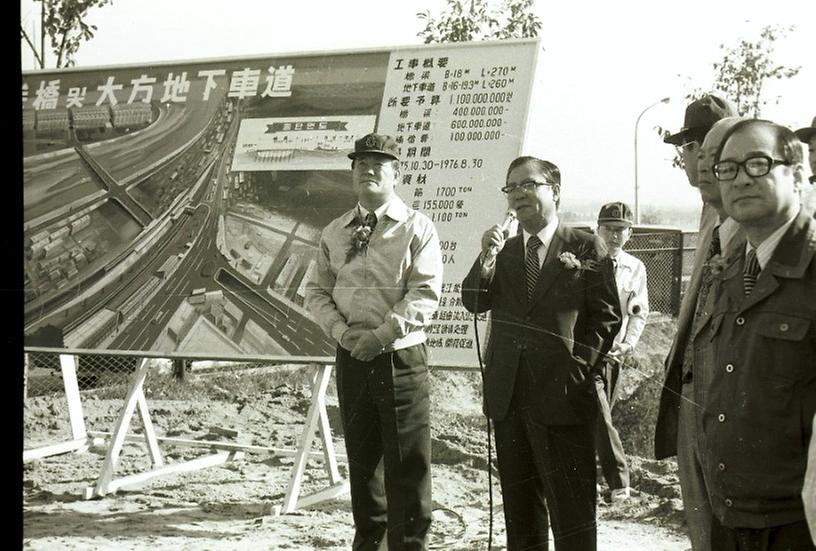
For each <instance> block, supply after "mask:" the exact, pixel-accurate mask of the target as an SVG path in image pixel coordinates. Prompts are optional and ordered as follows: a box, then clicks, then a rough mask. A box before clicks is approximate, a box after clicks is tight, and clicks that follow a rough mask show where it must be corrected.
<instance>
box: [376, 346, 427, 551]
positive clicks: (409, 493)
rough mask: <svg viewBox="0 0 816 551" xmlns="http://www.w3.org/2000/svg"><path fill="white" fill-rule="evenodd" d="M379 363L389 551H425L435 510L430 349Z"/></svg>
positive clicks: (412, 349) (416, 349) (394, 355)
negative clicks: (432, 469)
mask: <svg viewBox="0 0 816 551" xmlns="http://www.w3.org/2000/svg"><path fill="white" fill-rule="evenodd" d="M377 361H379V362H380V363H379V365H378V366H377V369H376V371H375V376H374V377H372V386H375V387H376V389H377V390H376V392H375V393H374V395H375V402H376V404H377V411H378V414H379V419H380V433H381V435H382V440H383V449H384V454H385V455H384V463H385V491H386V496H387V501H388V549H389V551H414V550H422V549H426V548H427V536H428V531H429V529H430V526H431V508H432V504H431V431H430V396H429V389H430V387H429V381H428V368H427V349H426V347H425V344H419V345H416V346H411V347H408V348H405V349H402V350H397V351H395V352H391V353H388V354H382V355H381V356H379V357H378V360H377Z"/></svg>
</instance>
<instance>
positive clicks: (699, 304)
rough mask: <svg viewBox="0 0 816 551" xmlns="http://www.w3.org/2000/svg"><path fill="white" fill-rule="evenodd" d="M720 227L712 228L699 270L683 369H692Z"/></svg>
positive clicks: (718, 244)
mask: <svg viewBox="0 0 816 551" xmlns="http://www.w3.org/2000/svg"><path fill="white" fill-rule="evenodd" d="M719 230H720V227H719V226H717V227H715V228H714V230H713V232H712V233H711V242H710V243H709V245H708V251H707V254H706V259H705V263H703V267H702V269H701V270H700V288H699V289H698V291H697V301H696V303H695V306H694V316H693V317H692V318H691V328H690V333H689V335H688V337H687V338H686V347H685V351H684V354H683V366H684V367H683V371H684V372H690V371H692V361H693V359H694V335H695V334H696V333H697V329H698V328H699V326H700V320H701V319H702V317H703V311H704V310H705V303H706V300H708V294H709V291H710V290H711V283H712V278H711V266H710V264H709V261H710V260H711V258H712V257H714V256H715V255H718V254H720V252H721V251H720V231H719Z"/></svg>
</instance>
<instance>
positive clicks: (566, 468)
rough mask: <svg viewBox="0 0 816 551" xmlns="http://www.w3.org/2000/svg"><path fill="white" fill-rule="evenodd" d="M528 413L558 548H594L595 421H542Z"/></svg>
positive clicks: (528, 427)
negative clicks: (560, 422)
mask: <svg viewBox="0 0 816 551" xmlns="http://www.w3.org/2000/svg"><path fill="white" fill-rule="evenodd" d="M540 421H541V420H540V419H538V418H535V417H534V416H532V415H531V416H528V418H527V420H526V430H527V433H528V438H529V440H530V441H531V442H532V443H533V445H532V449H533V454H534V458H535V462H536V469H537V471H538V473H539V476H540V477H541V479H542V480H543V483H544V496H545V499H546V502H547V505H548V508H549V515H550V523H551V524H552V532H553V537H554V539H555V549H556V551H595V549H597V524H596V521H595V500H596V492H595V445H594V439H595V436H594V432H595V431H594V427H595V423H594V422H592V421H591V422H588V423H584V424H580V425H542V424H540Z"/></svg>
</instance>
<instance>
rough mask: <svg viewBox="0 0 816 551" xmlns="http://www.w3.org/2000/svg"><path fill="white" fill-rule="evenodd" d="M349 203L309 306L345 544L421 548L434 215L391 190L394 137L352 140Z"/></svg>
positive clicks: (320, 263) (320, 255)
mask: <svg viewBox="0 0 816 551" xmlns="http://www.w3.org/2000/svg"><path fill="white" fill-rule="evenodd" d="M348 156H349V158H351V160H352V161H351V181H352V185H353V186H354V193H355V194H356V195H357V204H356V205H355V206H354V207H353V208H351V209H350V210H348V211H346V212H345V213H344V214H342V215H341V216H340V217H338V218H335V219H334V220H332V221H331V222H329V224H328V225H327V226H326V227H325V228H324V229H323V232H322V233H321V236H320V245H319V246H318V247H317V251H316V255H317V264H316V269H315V270H314V271H313V273H312V276H311V278H310V279H309V282H308V284H307V285H306V297H305V305H306V308H307V309H308V310H309V311H310V312H311V313H312V315H313V316H314V318H315V319H316V320H317V322H318V324H319V325H320V327H321V328H322V329H323V331H324V332H325V333H326V334H327V335H329V336H330V337H331V338H332V339H333V340H334V341H335V342H336V343H337V356H336V358H337V361H336V364H335V369H336V376H337V398H338V402H339V406H340V418H341V422H342V426H343V434H344V437H345V441H346V453H347V456H348V466H349V484H350V492H351V511H352V516H353V518H354V527H355V535H354V540H353V542H352V544H351V546H350V547H351V548H352V549H382V548H384V547H385V546H386V544H385V541H387V547H388V549H391V550H398V549H401V550H408V549H427V539H428V533H429V529H430V526H431V520H432V515H431V512H432V499H431V431H430V386H429V379H428V349H427V345H426V341H427V334H426V330H427V329H428V328H429V327H430V324H431V320H432V319H433V318H434V313H435V312H436V309H437V307H438V306H439V298H440V296H441V294H442V250H441V248H440V246H439V236H438V235H437V232H436V228H435V227H434V225H433V222H431V220H430V219H429V218H428V217H427V216H426V215H425V214H423V213H421V212H419V211H416V210H414V209H412V208H410V207H408V206H407V205H406V204H405V203H404V202H403V201H402V199H400V198H399V196H398V195H397V194H396V191H395V188H396V186H397V185H398V184H399V183H400V163H399V146H398V145H397V142H396V141H395V140H394V138H392V137H391V136H385V135H382V134H368V135H366V136H363V137H362V138H360V139H359V140H357V141H356V142H355V143H354V151H353V152H352V153H349V155H348Z"/></svg>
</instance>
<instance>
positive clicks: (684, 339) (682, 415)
mask: <svg viewBox="0 0 816 551" xmlns="http://www.w3.org/2000/svg"><path fill="white" fill-rule="evenodd" d="M738 114H739V113H738V111H737V108H736V106H735V105H734V104H733V103H732V102H730V101H729V100H727V99H724V98H721V97H719V96H715V95H713V94H708V95H705V96H703V97H701V98H700V99H697V100H694V101H693V102H691V103H690V104H689V105H688V107H686V116H685V119H684V121H683V128H681V129H680V131H679V132H677V133H675V134H671V135H669V136H667V137H666V138H665V139H664V140H663V141H665V142H666V143H670V144H673V145H675V146H677V148H678V150H679V152H680V155H681V156H682V158H683V163H684V165H685V170H686V176H687V177H688V181H689V184H691V185H692V186H693V187H695V188H697V187H698V185H699V182H698V177H699V176H698V172H697V164H698V156H699V154H700V153H701V152H702V143H703V140H704V138H705V137H706V135H707V134H708V131H709V130H710V129H711V127H712V126H713V125H714V123H716V122H717V121H719V120H721V119H724V118H726V117H735V116H737V115H738ZM719 223H720V218H719V214H718V212H717V209H716V208H715V207H714V206H713V205H711V204H709V203H705V204H704V206H703V209H702V212H701V216H700V233H699V236H700V237H699V241H698V245H697V251H696V253H695V256H694V262H693V264H692V268H691V272H692V273H691V278H690V280H689V285H688V287H687V288H686V291H685V293H684V294H683V300H682V302H681V304H680V312H679V313H678V316H677V331H676V332H675V335H674V339H673V340H672V344H671V348H670V349H669V354H668V356H667V358H666V362H665V368H666V371H665V373H666V375H665V382H664V384H663V390H662V393H661V396H660V405H659V409H658V414H657V425H656V427H655V438H654V445H655V458H656V459H665V458H667V457H672V456H675V455H676V456H677V466H678V474H679V477H680V489H681V494H682V496H683V509H684V512H685V516H686V523H687V525H688V534H689V539H690V540H691V546H692V549H693V550H694V551H708V550H710V549H711V543H710V534H711V517H712V512H711V503H710V502H709V498H708V492H707V489H706V486H705V480H704V479H703V474H702V466H701V465H700V459H699V454H698V450H697V443H698V440H699V439H698V437H697V430H696V426H697V414H698V412H697V407H696V402H695V399H694V385H693V384H692V380H691V378H688V377H686V374H687V373H688V372H689V370H688V369H687V368H686V367H684V366H688V365H689V361H690V360H691V358H692V357H693V356H690V355H689V352H688V350H687V349H688V347H689V346H688V345H689V339H690V337H689V335H690V333H691V329H692V322H693V321H694V318H695V312H696V310H697V297H698V294H699V291H700V289H701V285H702V281H703V272H704V267H705V265H706V264H707V260H708V258H707V255H708V252H709V250H710V248H711V246H712V245H711V243H712V239H713V236H714V233H715V232H714V230H715V228H716V226H717V225H718V224H719Z"/></svg>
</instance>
